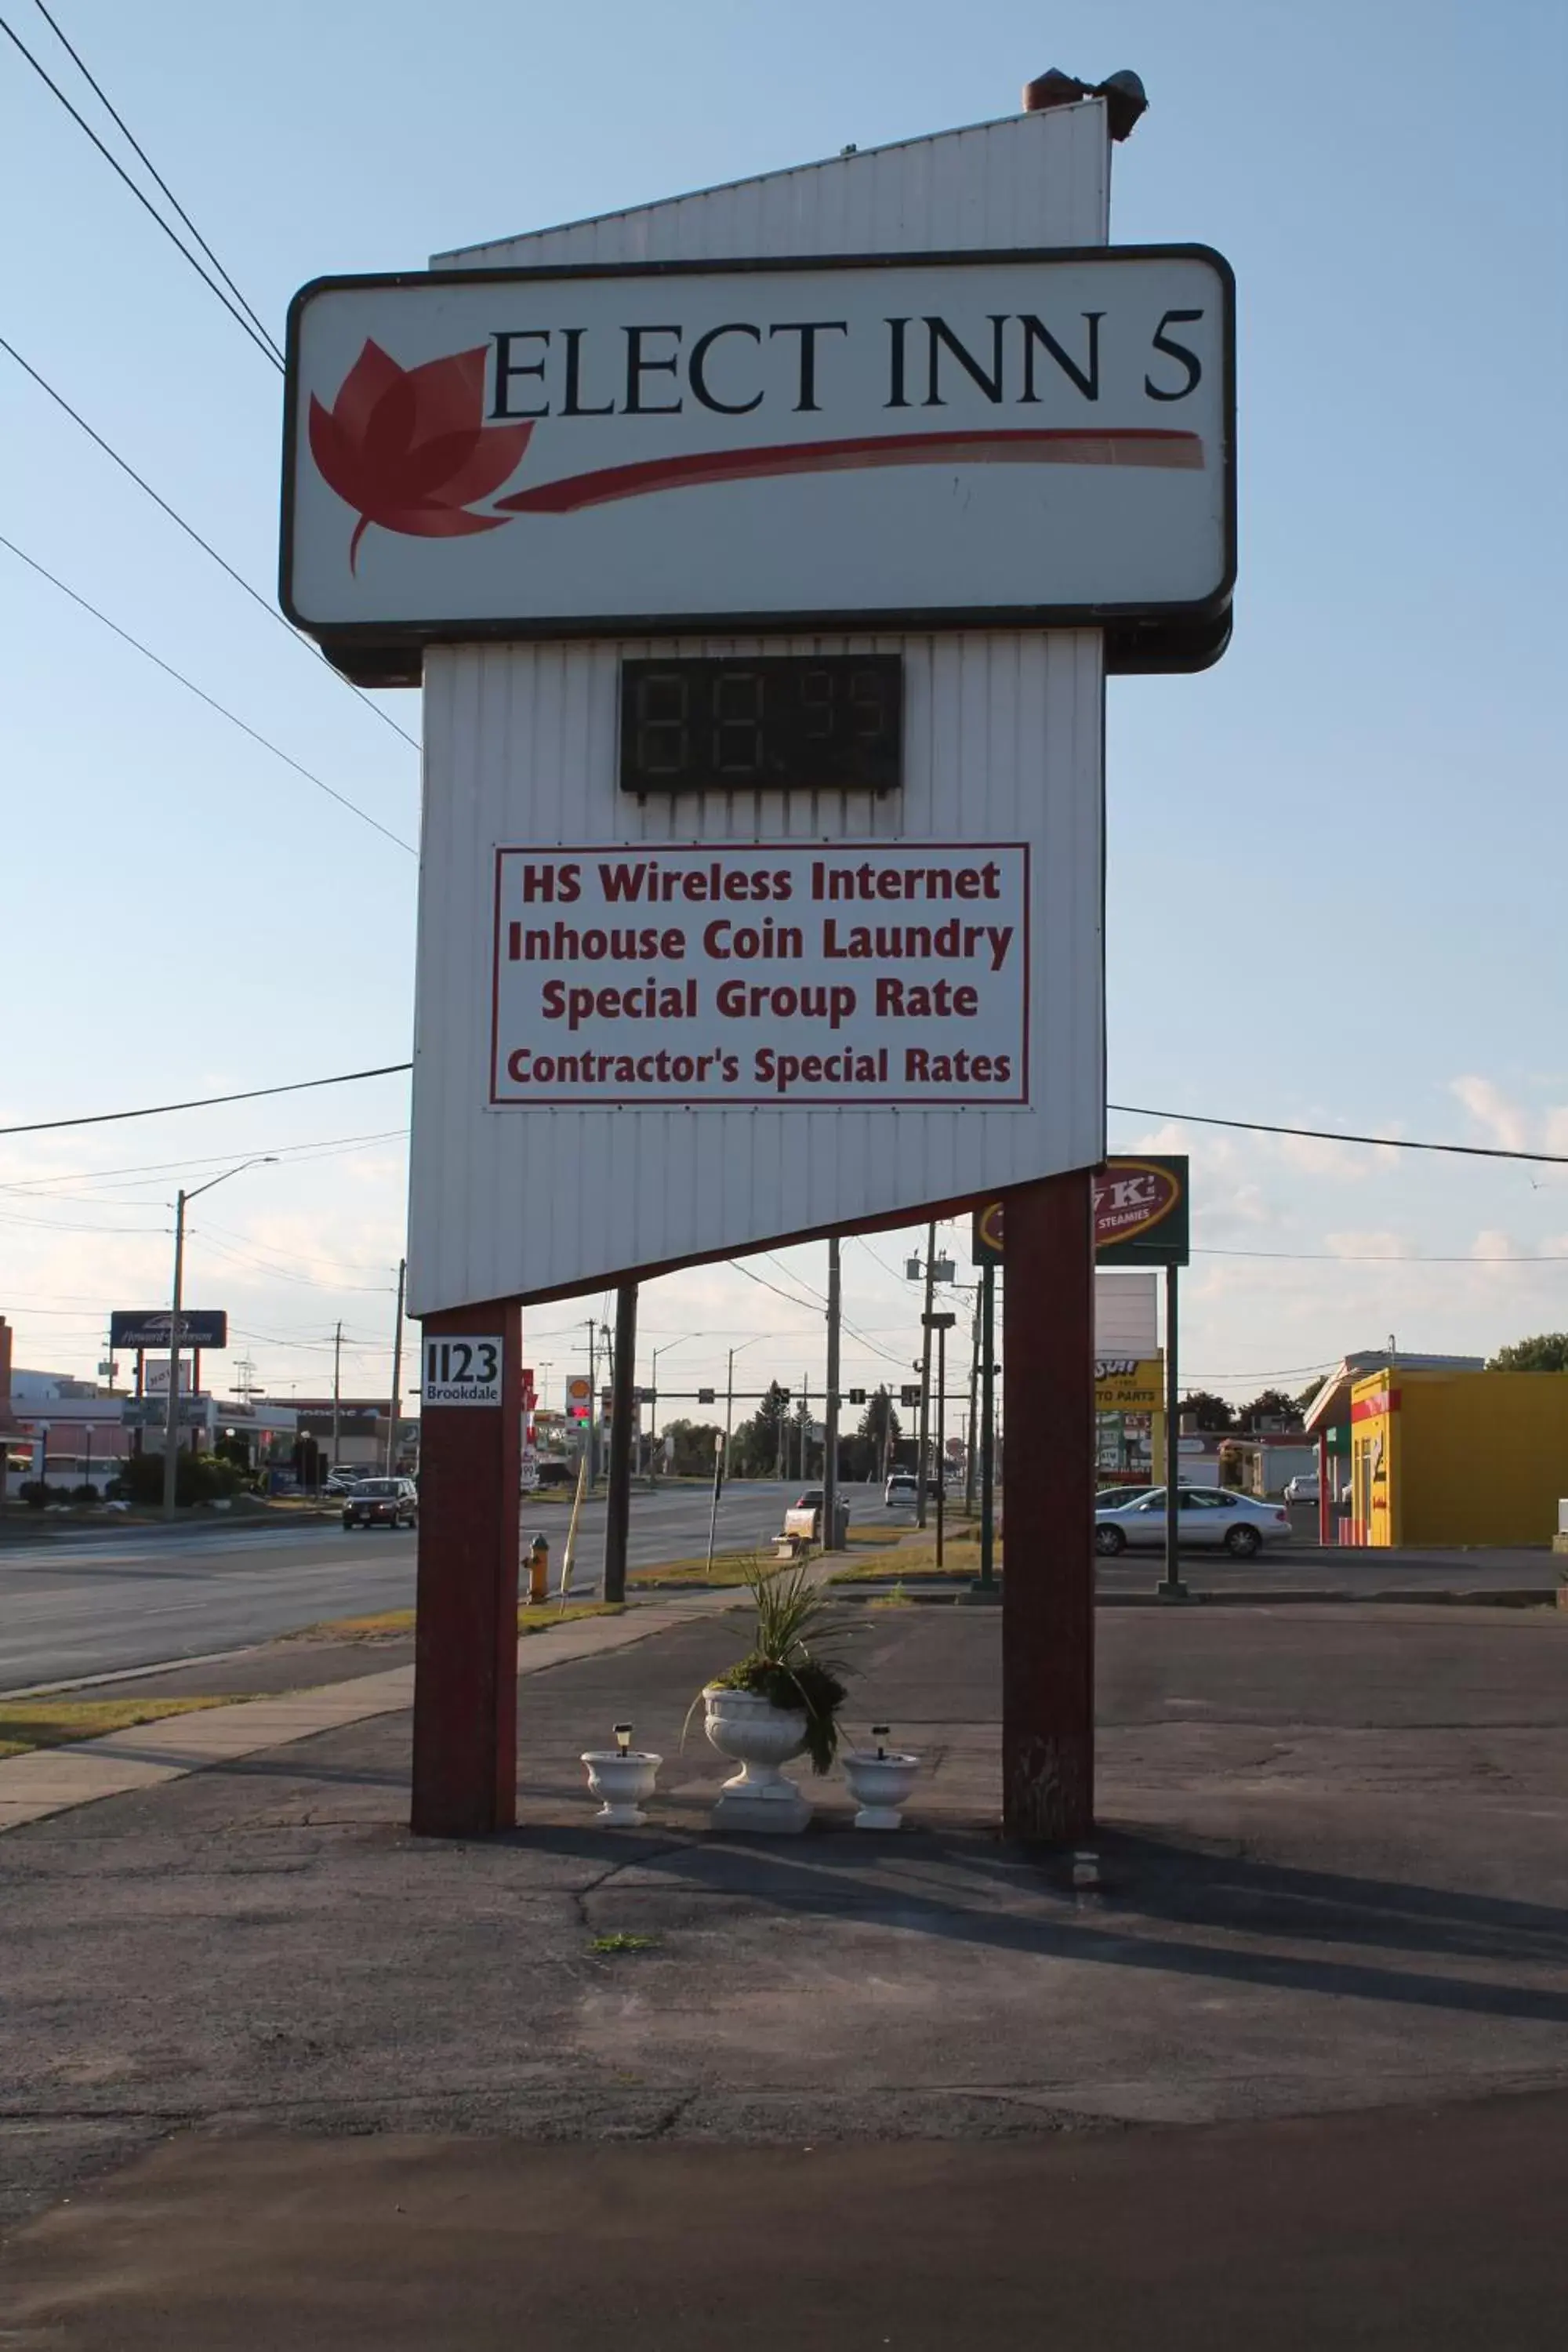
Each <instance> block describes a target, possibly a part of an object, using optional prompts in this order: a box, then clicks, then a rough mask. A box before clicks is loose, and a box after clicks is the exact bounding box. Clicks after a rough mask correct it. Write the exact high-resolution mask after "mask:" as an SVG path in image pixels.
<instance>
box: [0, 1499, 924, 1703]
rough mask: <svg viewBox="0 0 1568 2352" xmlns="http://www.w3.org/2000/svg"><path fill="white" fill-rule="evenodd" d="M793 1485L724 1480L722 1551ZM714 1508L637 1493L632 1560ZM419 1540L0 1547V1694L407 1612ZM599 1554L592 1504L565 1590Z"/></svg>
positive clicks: (281, 1536)
mask: <svg viewBox="0 0 1568 2352" xmlns="http://www.w3.org/2000/svg"><path fill="white" fill-rule="evenodd" d="M794 1494H795V1488H794V1487H793V1486H791V1487H786V1486H775V1485H774V1484H773V1482H772V1481H768V1482H752V1481H749V1480H748V1481H743V1482H739V1483H737V1484H736V1485H734V1486H729V1487H727V1488H726V1489H725V1492H724V1494H723V1496H722V1497H721V1502H720V1507H719V1530H718V1540H719V1548H720V1549H721V1550H725V1549H728V1550H733V1549H736V1547H737V1546H739V1545H742V1544H750V1543H753V1542H757V1541H760V1540H762V1539H763V1538H765V1537H767V1536H770V1535H773V1534H774V1533H776V1531H777V1529H778V1528H779V1527H780V1525H781V1524H782V1522H783V1517H784V1506H785V1504H786V1502H788V1501H790V1500H793V1497H794ZM847 1495H848V1499H849V1503H850V1508H851V1511H852V1513H853V1514H854V1515H855V1516H856V1517H863V1516H864V1515H865V1514H866V1512H867V1511H868V1509H870V1508H872V1507H875V1508H876V1509H877V1510H878V1511H879V1510H880V1507H881V1498H880V1496H879V1494H876V1493H874V1492H873V1490H872V1489H871V1488H869V1487H850V1488H848V1489H847ZM709 1509H710V1501H709V1496H708V1495H707V1493H706V1491H705V1490H703V1489H702V1488H700V1487H696V1486H675V1487H670V1488H667V1489H663V1490H656V1491H655V1492H653V1493H651V1494H649V1493H643V1492H638V1493H637V1494H634V1496H633V1497H632V1524H631V1539H630V1546H629V1556H630V1563H631V1565H632V1567H634V1568H651V1567H654V1566H656V1565H658V1563H659V1562H660V1561H662V1560H668V1559H688V1558H690V1557H692V1556H694V1555H697V1554H700V1553H701V1552H703V1551H704V1550H705V1549H706V1548H707V1542H708V1516H709ZM566 1523H567V1514H566V1512H565V1511H564V1510H562V1509H560V1508H558V1507H555V1506H553V1505H552V1506H545V1507H537V1506H536V1507H533V1509H532V1510H531V1509H530V1505H529V1502H528V1500H527V1498H526V1497H525V1499H524V1505H523V1529H524V1532H525V1534H527V1533H530V1532H531V1531H532V1529H533V1528H534V1527H535V1526H536V1525H537V1526H538V1527H540V1528H543V1529H544V1530H545V1531H546V1532H547V1533H548V1534H549V1537H550V1539H551V1546H552V1559H554V1560H556V1561H559V1559H560V1552H561V1547H562V1546H563V1544H564V1542H565V1540H566ZM417 1546H418V1538H417V1537H416V1536H413V1535H411V1534H409V1533H408V1532H407V1530H406V1529H405V1530H404V1531H403V1532H401V1533H399V1534H396V1535H391V1534H376V1533H370V1532H366V1531H365V1530H363V1529H361V1530H357V1531H356V1532H355V1533H354V1534H353V1535H346V1534H344V1532H343V1531H342V1528H336V1527H331V1526H326V1527H322V1526H312V1527H309V1528H276V1527H268V1528H244V1527H240V1528H216V1527H215V1528H213V1529H212V1530H211V1531H210V1532H209V1531H207V1530H206V1529H204V1530H203V1531H202V1532H201V1533H200V1534H191V1533H187V1532H184V1531H183V1530H182V1532H181V1533H179V1534H178V1535H175V1536H173V1537H167V1536H165V1535H164V1534H163V1531H162V1530H161V1529H159V1528H127V1529H125V1530H124V1532H123V1533H121V1534H115V1535H109V1534H105V1535H102V1536H99V1535H91V1536H83V1537H81V1538H69V1537H65V1538H58V1539H53V1538H43V1539H42V1540H40V1541H39V1542H38V1543H37V1544H31V1545H28V1544H8V1545H7V1546H6V1547H5V1549H4V1550H3V1551H0V1691H16V1690H18V1689H24V1688H26V1687H28V1686H30V1685H34V1684H37V1683H45V1682H64V1681H67V1680H72V1679H75V1678H76V1677H78V1676H80V1675H104V1674H115V1673H121V1672H124V1671H125V1670H126V1669H128V1668H131V1667H134V1666H145V1665H152V1664H160V1663H162V1661H163V1660H164V1659H166V1658H185V1657H196V1656H201V1655H205V1654H208V1653H210V1652H213V1651H216V1650H230V1649H239V1648H242V1647H243V1646H244V1645H245V1644H247V1643H252V1642H265V1641H268V1640H271V1639H272V1638H273V1637H275V1636H276V1635H278V1634H279V1633H294V1632H297V1631H298V1630H299V1628H300V1626H303V1625H310V1624H313V1623H314V1622H317V1621H318V1620H319V1619H321V1618H324V1617H351V1616H361V1615H365V1614H368V1613H370V1612H373V1611H375V1610H380V1609H399V1608H406V1607H407V1606H409V1605H410V1604H411V1602H412V1601H413V1599H414V1581H415V1566H416V1558H417ZM604 1554H605V1506H604V1504H603V1503H602V1502H599V1503H593V1504H590V1505H588V1506H587V1507H586V1508H585V1509H584V1514H583V1525H582V1527H581V1528H580V1530H579V1537H578V1549H577V1558H576V1561H575V1564H574V1576H573V1584H572V1589H573V1591H574V1592H579V1593H584V1594H585V1593H588V1592H591V1591H594V1589H595V1587H596V1585H597V1582H598V1580H599V1578H600V1576H601V1574H602V1573H603V1569H604ZM554 1573H555V1571H554V1570H553V1569H552V1580H553V1576H554Z"/></svg>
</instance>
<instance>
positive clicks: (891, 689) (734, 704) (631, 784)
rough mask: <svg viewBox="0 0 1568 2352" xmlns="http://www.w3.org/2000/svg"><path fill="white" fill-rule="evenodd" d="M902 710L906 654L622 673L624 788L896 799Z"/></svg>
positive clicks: (631, 666)
mask: <svg viewBox="0 0 1568 2352" xmlns="http://www.w3.org/2000/svg"><path fill="white" fill-rule="evenodd" d="M902 700H903V661H902V657H901V656H900V655H898V654H827V655H809V654H802V655H795V654H784V655H773V656H766V657H764V658H762V659H759V660H751V661H741V660H734V661H731V660H725V659H714V658H710V657H703V656H694V657H693V658H691V659H675V660H671V661H627V662H623V663H622V665H621V788H622V790H623V791H624V792H631V793H692V792H696V793H711V792H756V791H763V792H812V791H819V790H821V791H843V790H846V789H858V790H861V791H871V792H877V793H885V792H890V791H893V790H895V789H896V788H897V786H898V785H899V783H900V781H901V777H900V746H901V737H902V723H901V722H902Z"/></svg>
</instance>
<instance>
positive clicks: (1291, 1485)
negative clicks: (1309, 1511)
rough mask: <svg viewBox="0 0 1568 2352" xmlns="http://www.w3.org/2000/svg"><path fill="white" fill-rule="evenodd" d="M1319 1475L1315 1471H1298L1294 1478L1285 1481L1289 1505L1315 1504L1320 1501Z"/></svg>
mask: <svg viewBox="0 0 1568 2352" xmlns="http://www.w3.org/2000/svg"><path fill="white" fill-rule="evenodd" d="M1318 1493H1319V1487H1318V1474H1317V1472H1316V1471H1315V1470H1298V1471H1297V1473H1296V1475H1295V1476H1294V1477H1293V1478H1287V1479H1286V1481H1285V1500H1286V1501H1287V1502H1288V1503H1315V1502H1316V1501H1317V1499H1318Z"/></svg>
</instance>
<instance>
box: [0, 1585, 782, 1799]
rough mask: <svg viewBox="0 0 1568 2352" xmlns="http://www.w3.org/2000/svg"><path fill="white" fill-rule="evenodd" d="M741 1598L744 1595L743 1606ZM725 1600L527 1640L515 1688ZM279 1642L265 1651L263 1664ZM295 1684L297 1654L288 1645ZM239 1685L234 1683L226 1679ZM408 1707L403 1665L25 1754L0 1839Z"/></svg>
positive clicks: (721, 1595) (409, 1674)
mask: <svg viewBox="0 0 1568 2352" xmlns="http://www.w3.org/2000/svg"><path fill="white" fill-rule="evenodd" d="M742 1597H743V1596H742ZM736 1605H737V1604H736V1597H735V1594H734V1592H733V1591H722V1592H708V1593H692V1594H689V1595H688V1596H687V1597H686V1598H685V1599H684V1600H681V1601H663V1602H658V1601H639V1602H637V1603H636V1604H634V1605H633V1606H631V1607H629V1608H628V1609H627V1611H626V1615H625V1616H623V1617H578V1618H570V1619H568V1620H567V1621H566V1622H564V1623H563V1624H561V1625H559V1626H552V1627H551V1628H550V1629H549V1630H548V1631H547V1632H544V1633H532V1634H531V1635H530V1636H529V1637H528V1639H527V1640H526V1641H523V1642H521V1643H519V1645H518V1666H517V1671H518V1675H519V1677H520V1679H521V1678H522V1677H525V1676H527V1675H536V1674H542V1673H543V1672H545V1671H546V1670H547V1669H548V1668H550V1667H552V1666H559V1665H564V1664H569V1663H571V1662H572V1661H573V1660H574V1659H577V1658H591V1657H597V1656H598V1655H599V1654H601V1653H603V1652H605V1651H612V1650H623V1649H626V1647H628V1646H629V1645H630V1644H631V1643H634V1642H646V1641H647V1640H648V1639H649V1637H650V1636H651V1635H653V1634H656V1633H668V1631H669V1630H670V1628H671V1627H672V1626H675V1625H679V1624H681V1623H683V1622H689V1620H690V1619H691V1617H692V1616H693V1615H694V1614H695V1615H701V1614H704V1613H710V1612H712V1611H713V1610H714V1609H716V1608H717V1609H731V1608H734V1607H735V1606H736ZM288 1648H289V1645H288V1644H284V1643H272V1644H268V1650H269V1651H270V1653H271V1654H272V1655H273V1656H274V1657H276V1656H277V1654H279V1652H280V1651H286V1650H287V1649H288ZM293 1655H294V1656H295V1657H296V1658H298V1660H299V1662H300V1664H299V1672H300V1675H301V1678H302V1679H303V1677H304V1675H305V1671H306V1666H307V1654H306V1653H305V1652H304V1651H303V1650H302V1649H301V1648H300V1647H298V1646H296V1647H295V1648H294V1651H293ZM236 1679H238V1677H236ZM138 1684H142V1685H145V1686H146V1687H147V1688H148V1689H154V1688H156V1689H163V1690H167V1691H168V1693H169V1695H170V1696H176V1695H177V1689H178V1684H184V1685H189V1686H191V1687H194V1688H198V1689H205V1690H211V1689H212V1688H213V1686H214V1685H216V1686H217V1687H218V1688H219V1689H220V1690H223V1691H225V1692H226V1690H227V1688H228V1686H229V1675H228V1674H227V1673H226V1662H225V1664H219V1665H216V1666H213V1667H208V1668H205V1669H204V1668H203V1667H201V1666H200V1665H197V1666H195V1667H192V1666H184V1667H181V1668H180V1669H179V1670H178V1682H177V1683H176V1679H175V1677H174V1675H169V1676H163V1675H159V1676H157V1677H156V1678H154V1677H153V1676H152V1675H141V1676H136V1675H124V1676H121V1677H118V1678H116V1681H115V1684H114V1686H113V1688H114V1695H115V1696H121V1697H123V1696H128V1695H129V1694H130V1692H131V1690H132V1689H133V1688H135V1686H136V1685H138ZM413 1704H414V1668H413V1666H412V1665H411V1664H402V1665H397V1666H394V1667H392V1668H390V1669H389V1670H388V1671H386V1672H385V1673H382V1674H376V1673H360V1674H356V1675H352V1676H350V1677H348V1678H347V1679H345V1680H343V1681H341V1682H331V1683H324V1684H318V1685H316V1686H315V1687H313V1688H304V1689H299V1690H290V1691H287V1692H284V1693H282V1694H280V1695H279V1696H276V1697H268V1698H257V1699H246V1700H243V1701H241V1702H240V1703H237V1704H236V1705H234V1706H216V1707H209V1708H206V1709H205V1710H203V1711H202V1712H201V1713H199V1714H193V1715H184V1716H168V1717H164V1718H163V1720H162V1721H160V1722H154V1723H144V1724H140V1725H137V1726H135V1727H132V1729H130V1730H126V1731H111V1732H106V1733H105V1734H104V1735H103V1736H102V1737H101V1738H97V1739H84V1740H77V1741H71V1742H69V1743H68V1744H66V1745H64V1746H61V1747H58V1748H37V1749H35V1750H34V1751H33V1752H32V1753H31V1754H30V1755H26V1756H11V1757H6V1758H5V1759H0V1835H3V1834H4V1833H5V1831H7V1830H14V1829H20V1828H22V1827H23V1826H25V1825H26V1823H27V1822H37V1821H43V1820H46V1819H47V1817H48V1816H49V1815H50V1814H51V1813H61V1812H67V1811H70V1810H71V1809H72V1808H73V1807H75V1806H78V1805H92V1804H98V1803H100V1802H101V1801H103V1800H104V1799H105V1798H108V1797H120V1796H127V1795H129V1794H130V1793H131V1792H132V1790H138V1789H147V1788H152V1787H153V1786H155V1785H156V1784H157V1783H158V1782H160V1781H163V1780H179V1779H182V1778H183V1777H184V1775H185V1774H186V1773H188V1772H203V1771H208V1770H211V1769H213V1767H214V1766H216V1765H220V1764H233V1763H237V1762H238V1761H239V1760H240V1759H243V1758H245V1757H247V1756H259V1755H264V1754H267V1753H268V1752H269V1751H271V1750H272V1749H274V1748H286V1747H289V1746H291V1745H292V1743H293V1742H294V1741H295V1740H298V1739H313V1738H317V1737H319V1736H320V1734H321V1733H322V1732H327V1731H337V1730H341V1729H342V1728H343V1727H345V1726H346V1725H349V1724H353V1723H367V1722H370V1721H372V1720H374V1717H377V1716H382V1715H400V1714H403V1713H404V1712H405V1711H406V1710H407V1709H408V1708H409V1707H411V1706H413Z"/></svg>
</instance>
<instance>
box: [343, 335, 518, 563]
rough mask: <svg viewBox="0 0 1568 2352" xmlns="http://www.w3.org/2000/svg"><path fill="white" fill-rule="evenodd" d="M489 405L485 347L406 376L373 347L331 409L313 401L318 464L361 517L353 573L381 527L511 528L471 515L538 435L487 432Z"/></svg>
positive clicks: (439, 534) (450, 535) (430, 533)
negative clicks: (363, 547) (369, 534)
mask: <svg viewBox="0 0 1568 2352" xmlns="http://www.w3.org/2000/svg"><path fill="white" fill-rule="evenodd" d="M484 405H485V347H484V345H483V344H482V343H481V344H480V345H479V348H478V349H477V350H475V351H471V352H453V353H452V354H451V356H450V357H449V358H447V359H442V360H429V361H426V363H425V365H424V366H423V367H414V368H400V367H399V366H398V364H397V362H396V361H395V359H392V358H390V357H389V356H388V354H387V353H386V352H384V351H383V350H382V348H381V346H380V344H379V343H374V342H371V341H366V343H365V346H364V349H363V351H362V352H361V353H360V355H359V357H358V359H357V360H355V362H354V363H353V367H352V368H351V369H350V370H349V373H348V374H347V375H346V376H345V377H344V378H343V382H342V389H341V390H340V392H339V394H338V396H337V399H336V401H335V402H334V403H333V404H332V406H331V408H324V407H323V406H322V404H321V402H320V401H319V400H318V399H317V398H316V397H315V395H314V394H311V397H310V454H311V456H312V457H314V458H315V460H316V463H317V465H318V467H320V468H321V474H322V476H323V477H324V478H325V479H326V480H327V481H328V482H329V483H330V484H331V487H332V488H333V489H334V490H336V492H337V494H338V496H339V498H340V499H342V500H343V502H344V504H345V505H347V506H351V507H353V509H354V511H355V513H356V514H357V515H358V516H359V521H358V523H357V524H356V525H355V527H354V535H353V539H352V540H351V541H350V542H349V570H350V571H351V572H353V571H356V570H357V568H358V561H359V543H360V541H361V540H362V539H363V537H364V534H365V532H366V530H368V529H369V528H370V525H371V524H372V523H373V522H375V523H379V524H380V525H381V527H382V529H383V530H400V531H404V532H405V533H407V534H408V535H409V536H410V537H412V538H415V539H460V538H463V537H465V536H466V535H467V534H468V532H470V531H476V530H500V526H501V525H502V523H504V522H509V521H510V520H511V518H510V516H509V515H488V514H475V513H473V512H472V511H471V509H472V506H473V502H474V500H475V499H485V498H489V495H490V493H491V491H492V490H499V489H500V486H501V484H502V483H503V482H504V481H506V480H507V478H508V477H509V476H510V475H511V474H512V473H513V472H515V470H516V467H517V463H518V460H519V458H520V457H521V456H522V453H523V451H524V449H526V447H527V446H528V439H529V436H530V434H531V432H532V430H533V427H532V425H486V424H485V422H484Z"/></svg>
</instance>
